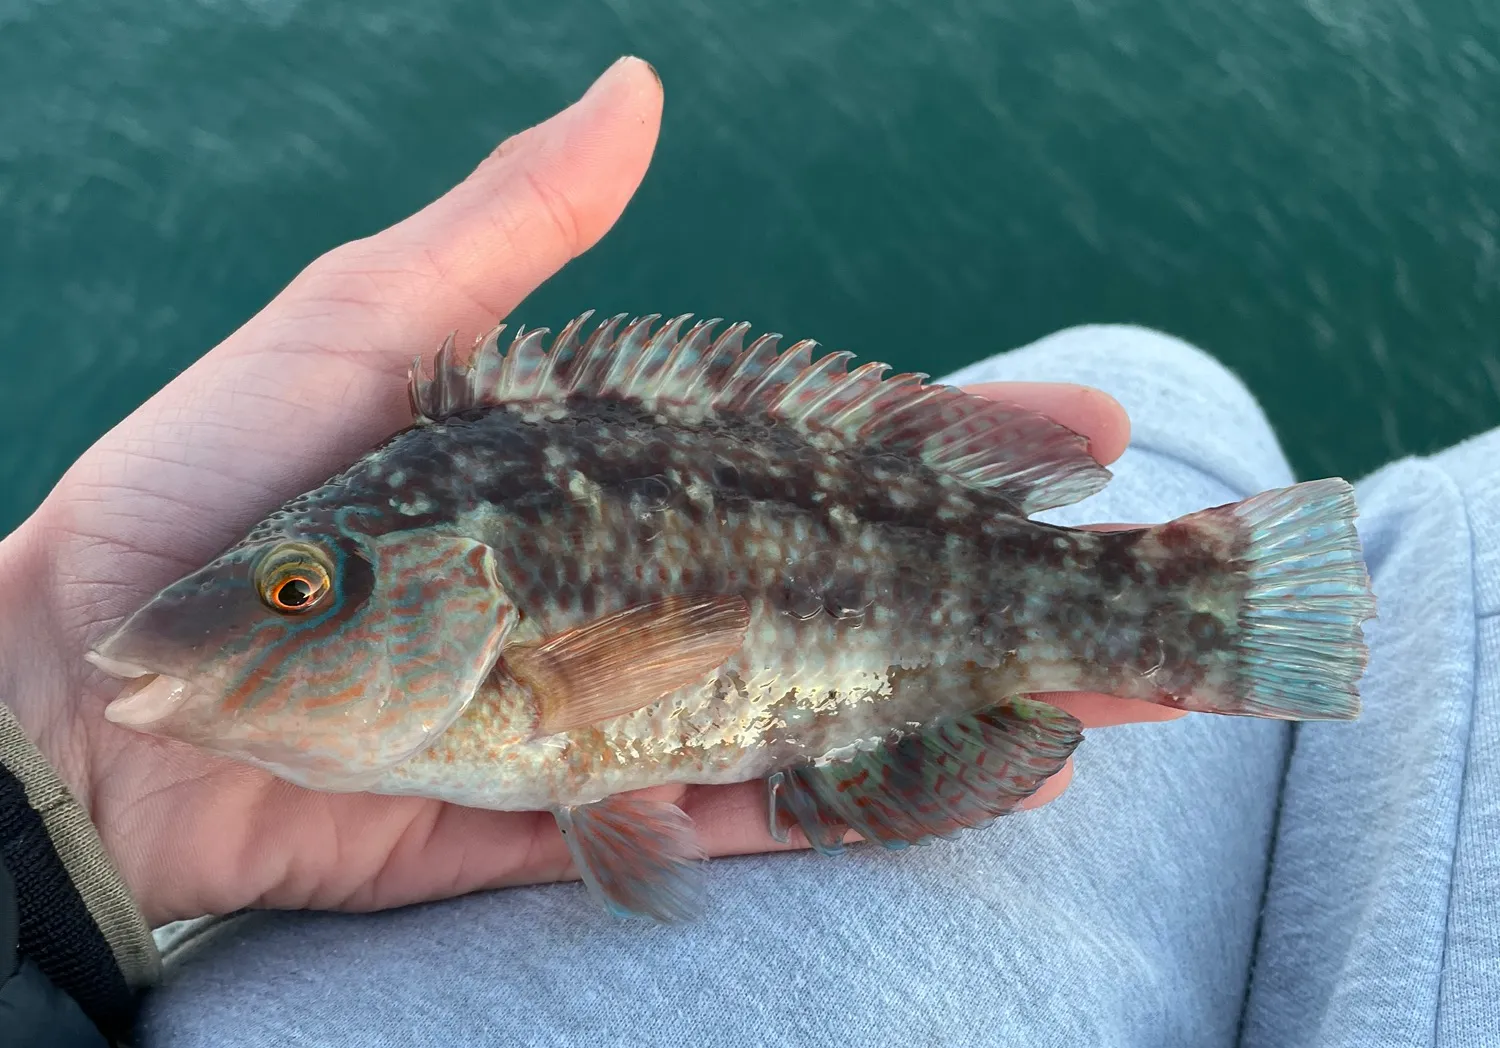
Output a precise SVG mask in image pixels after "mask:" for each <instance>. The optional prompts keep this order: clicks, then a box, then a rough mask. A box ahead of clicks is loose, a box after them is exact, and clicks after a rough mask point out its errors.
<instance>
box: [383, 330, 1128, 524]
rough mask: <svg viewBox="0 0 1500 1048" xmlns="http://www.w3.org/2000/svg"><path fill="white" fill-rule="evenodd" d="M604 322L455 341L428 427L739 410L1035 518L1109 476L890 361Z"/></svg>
mask: <svg viewBox="0 0 1500 1048" xmlns="http://www.w3.org/2000/svg"><path fill="white" fill-rule="evenodd" d="M590 316H592V313H585V314H583V315H582V316H580V317H577V318H575V319H574V320H572V321H571V322H569V323H568V324H567V325H566V326H565V327H564V328H563V329H562V330H561V331H560V332H558V334H557V337H556V338H553V339H552V340H551V341H550V342H548V341H547V336H548V335H549V334H550V332H549V331H548V329H547V328H534V329H532V330H530V331H522V330H520V329H517V331H516V333H515V335H514V337H513V338H512V339H511V340H510V345H509V346H508V347H507V348H505V349H502V348H501V345H500V336H501V333H502V332H503V331H504V330H505V325H503V324H501V325H500V326H498V327H496V328H495V329H494V330H493V331H491V332H490V333H489V334H488V335H486V336H485V337H484V338H482V339H481V340H480V341H479V343H478V346H477V348H476V350H475V352H474V356H473V360H472V361H471V362H469V363H465V362H463V361H461V360H459V359H457V357H456V355H455V354H454V353H453V347H452V339H449V341H448V342H446V343H445V344H444V345H443V348H442V349H441V350H440V351H439V352H438V355H437V358H436V359H435V360H434V362H433V376H432V378H430V379H429V378H426V377H424V376H423V374H422V368H421V361H420V360H419V361H418V362H417V363H416V364H414V365H413V367H412V371H411V375H410V382H409V387H408V392H409V395H410V398H411V404H412V413H413V416H414V418H415V420H416V421H417V422H418V423H424V422H431V421H434V420H437V419H441V418H444V417H446V416H448V415H452V414H455V413H457V412H460V411H466V410H470V409H472V408H476V407H486V406H498V405H503V404H513V403H527V404H536V403H555V404H561V403H563V402H565V401H566V400H568V398H570V397H585V398H593V399H603V400H623V401H629V402H632V403H638V404H640V405H641V406H642V407H643V408H645V409H647V410H649V411H652V412H655V413H657V414H660V415H664V416H666V417H668V418H672V419H675V420H677V421H680V422H683V423H685V424H693V423H698V422H702V421H703V420H705V419H707V418H711V417H715V416H725V415H734V416H742V417H753V418H762V419H766V420H767V421H772V422H777V423H781V424H784V425H787V426H791V427H793V428H795V429H796V430H798V431H799V432H800V433H801V434H802V435H803V436H804V437H805V438H806V439H808V440H810V441H811V442H813V443H815V444H819V445H821V446H824V447H829V448H879V449H881V450H882V451H885V452H888V453H892V454H898V455H903V454H904V455H908V456H911V457H913V458H916V459H918V460H919V461H921V462H922V463H923V464H925V465H927V466H928V467H929V468H931V469H934V470H937V471H939V472H942V473H946V474H948V475H951V476H954V477H957V478H958V479H960V480H962V481H964V482H965V483H967V484H971V485H973V486H975V487H981V488H986V489H989V490H992V491H995V492H997V493H998V494H1001V495H1003V496H1004V497H1006V498H1007V499H1008V500H1009V501H1011V502H1012V503H1014V504H1015V505H1016V506H1017V507H1019V508H1020V510H1021V511H1022V512H1023V513H1027V514H1030V513H1036V512H1040V511H1041V510H1044V509H1051V508H1053V507H1056V506H1065V505H1068V504H1070V503H1073V502H1077V501H1078V500H1080V499H1083V498H1085V497H1087V496H1089V495H1092V494H1093V493H1094V492H1096V491H1098V490H1099V489H1100V488H1102V487H1103V486H1104V485H1105V484H1106V483H1107V482H1108V481H1109V477H1110V473H1109V470H1107V469H1105V468H1104V467H1103V466H1101V465H1099V463H1098V462H1096V461H1095V460H1094V458H1093V456H1092V455H1090V454H1089V449H1088V440H1087V439H1086V438H1085V437H1083V436H1081V435H1079V434H1078V433H1075V432H1073V431H1072V430H1070V429H1068V428H1067V427H1065V426H1062V425H1060V424H1059V423H1057V422H1054V421H1053V420H1051V419H1049V418H1047V417H1046V416H1044V415H1039V414H1037V413H1036V412H1034V411H1028V410H1026V409H1024V408H1020V407H1017V406H1016V405H1014V404H1006V403H1003V402H1001V401H995V400H989V399H987V398H985V397H980V396H976V395H975V394H972V393H966V392H964V391H963V390H960V389H956V388H954V387H951V386H939V385H931V384H928V383H927V382H926V381H925V380H926V378H927V376H926V375H923V374H902V375H894V376H891V377H889V378H887V377H885V372H886V371H887V370H888V366H887V365H885V364H876V363H870V364H864V365H861V366H860V367H857V368H855V369H854V370H853V371H849V370H847V368H846V365H847V364H848V362H849V361H850V359H851V357H850V355H849V354H848V353H843V352H839V353H830V354H826V355H824V356H821V357H817V356H815V354H816V351H817V350H818V348H819V347H818V344H817V343H816V342H812V341H802V342H798V343H796V344H795V345H792V346H790V347H788V348H787V349H785V350H781V351H779V352H778V345H779V342H780V339H781V336H780V335H776V334H767V335H762V336H761V337H759V338H757V339H755V340H754V341H753V342H751V343H750V344H749V345H748V346H746V345H745V335H746V333H747V332H749V330H750V325H749V324H746V323H738V324H733V325H730V326H729V327H727V328H725V329H724V331H723V332H722V333H721V334H719V335H717V336H715V334H714V329H715V328H716V327H717V326H718V325H719V324H720V323H721V321H720V320H718V319H713V320H703V321H699V322H698V323H696V324H693V325H692V326H691V327H690V328H688V329H687V330H686V331H684V330H683V327H684V325H686V324H687V322H688V321H689V320H690V319H691V317H690V316H689V315H683V316H680V317H675V318H673V319H672V320H669V321H667V322H665V323H663V324H661V325H660V326H655V327H654V325H656V322H657V321H658V320H659V319H660V317H659V316H658V315H655V314H652V315H649V316H643V317H637V318H636V319H634V320H630V321H629V322H628V323H627V322H626V314H623V313H622V314H620V315H618V316H615V317H611V318H610V319H608V320H606V321H604V322H602V323H600V324H599V325H597V326H596V327H595V328H594V330H593V331H592V332H590V333H589V335H588V337H587V338H583V337H581V334H580V333H581V332H582V329H583V327H584V324H585V323H587V321H588V319H589V317H590ZM622 325H623V326H622Z"/></svg>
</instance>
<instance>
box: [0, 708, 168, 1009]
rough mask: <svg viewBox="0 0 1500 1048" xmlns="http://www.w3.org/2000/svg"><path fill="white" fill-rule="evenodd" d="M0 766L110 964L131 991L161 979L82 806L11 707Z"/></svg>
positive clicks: (140, 923) (135, 909)
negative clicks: (34, 818)
mask: <svg viewBox="0 0 1500 1048" xmlns="http://www.w3.org/2000/svg"><path fill="white" fill-rule="evenodd" d="M0 764H4V765H5V766H6V767H7V768H9V769H10V771H11V773H12V774H13V775H15V777H16V778H18V779H20V780H21V785H22V786H23V787H25V789H26V800H27V802H28V803H29V804H30V805H31V807H32V809H33V810H35V811H36V812H37V814H39V815H40V816H41V817H42V824H43V825H44V826H46V827H47V835H48V836H49V837H50V838H51V839H52V847H53V848H54V849H56V851H57V855H58V858H60V859H61V860H62V863H63V867H64V868H65V869H66V870H67V871H68V877H69V878H70V879H71V880H72V882H73V887H74V888H76V889H77V890H78V894H79V895H80V896H81V897H82V898H83V904H84V906H85V907H87V908H88V911H89V916H91V917H93V919H94V923H95V924H96V925H98V927H99V931H100V933H101V934H103V936H104V941H105V942H107V943H109V948H110V950H111V951H113V953H114V955H115V963H116V964H118V965H119V966H120V971H121V973H122V974H123V975H124V976H125V983H126V985H127V986H129V987H131V988H132V989H139V988H141V987H144V986H149V985H151V984H152V983H154V982H156V981H157V980H158V979H160V978H161V953H160V951H159V950H157V948H156V940H155V939H154V938H152V935H151V926H150V925H149V924H147V923H146V918H145V916H144V915H143V914H142V913H141V910H140V907H139V906H137V905H136V903H135V899H134V898H133V897H132V896H131V894H130V889H129V888H127V887H126V886H125V881H124V880H123V879H122V878H121V877H120V872H119V871H118V870H117V869H115V864H114V863H113V862H111V861H110V858H109V856H108V855H107V854H106V853H105V851H104V842H103V841H101V840H100V839H99V833H98V831H97V830H95V829H94V824H93V822H92V821H91V820H90V819H89V814H88V812H87V811H85V810H84V808H83V805H82V804H79V803H78V799H77V798H76V797H74V796H73V792H72V791H71V790H69V789H68V787H67V786H65V785H64V784H63V782H62V780H61V779H59V778H58V777H57V773H56V772H54V771H53V770H52V766H51V765H50V764H48V763H47V759H46V758H45V757H43V756H42V754H41V752H40V751H39V750H38V749H37V748H36V746H35V745H33V744H32V742H31V740H30V739H29V738H27V737H26V733H25V732H24V731H22V730H21V724H20V722H19V721H17V720H16V717H15V714H13V713H12V712H11V711H10V707H8V706H6V705H5V704H4V703H3V702H0Z"/></svg>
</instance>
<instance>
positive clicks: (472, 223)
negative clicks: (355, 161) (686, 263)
mask: <svg viewBox="0 0 1500 1048" xmlns="http://www.w3.org/2000/svg"><path fill="white" fill-rule="evenodd" d="M661 109H662V89H661V81H660V80H659V79H658V78H657V75H656V71H655V70H654V69H652V68H651V66H650V65H648V64H647V63H646V62H644V61H642V60H641V59H639V58H631V57H626V58H621V59H620V60H619V61H617V62H616V63H615V64H614V65H612V66H610V67H609V69H607V70H606V71H605V72H604V74H603V75H602V76H600V77H599V79H598V80H596V81H595V82H594V84H593V86H591V87H590V88H589V90H588V91H587V92H586V93H585V94H584V95H583V97H582V98H580V99H579V100H578V101H577V102H575V103H573V105H571V106H569V107H568V108H567V109H564V110H563V111H562V112H560V113H558V114H557V115H555V116H553V117H551V118H550V119H548V120H546V121H544V122H543V123H540V124H538V125H536V126H535V127H532V128H528V129H527V130H525V131H522V132H521V133H519V134H517V135H515V136H513V137H512V138H510V139H508V140H507V141H505V142H504V143H502V144H501V145H500V146H499V148H497V149H496V150H495V151H494V152H493V153H491V154H490V156H489V157H487V158H486V159H485V160H484V162H483V163H481V164H480V165H479V166H478V168H476V169H475V170H474V172H473V173H472V174H470V175H469V176H468V177H467V178H466V179H464V180H463V181H462V182H461V183H459V184H458V185H457V186H455V187H454V188H453V189H452V190H450V191H449V192H447V193H446V194H444V195H443V196H442V197H440V198H439V199H437V200H435V201H434V202H433V203H431V204H429V205H428V206H426V207H424V208H423V209H422V210H420V211H418V212H417V213H415V214H414V215H412V216H411V217H409V218H407V219H404V220H403V221H401V222H398V223H397V224H395V225H393V226H391V227H390V228H388V229H386V230H384V231H382V232H380V233H377V234H375V235H374V236H371V237H368V238H366V239H364V240H358V241H354V242H353V243H350V244H346V245H344V246H343V247H341V248H337V249H335V250H334V251H333V252H331V253H330V254H329V255H327V256H325V257H324V259H322V260H320V262H321V263H323V264H324V270H325V272H324V273H323V274H322V276H324V277H326V278H332V279H334V280H336V281H337V280H339V278H340V277H344V278H353V279H352V280H349V281H348V283H347V284H341V285H340V286H339V287H337V288H332V289H331V288H329V286H328V285H327V284H326V283H324V282H323V281H322V280H319V281H318V283H319V285H320V286H319V287H318V288H317V290H316V292H314V293H315V294H317V295H320V296H322V295H330V292H332V296H331V297H337V298H339V299H341V300H343V301H345V302H348V301H349V300H350V299H351V298H366V299H368V300H371V301H370V304H371V305H377V306H378V307H379V308H380V312H381V313H382V314H383V315H384V317H385V318H388V319H389V320H390V321H394V324H395V326H396V327H398V328H402V329H404V330H400V332H399V336H398V337H396V338H390V337H389V335H391V334H396V332H395V331H391V330H390V329H389V328H388V329H387V337H386V338H384V339H382V340H380V344H379V345H377V347H374V348H375V349H376V352H379V351H380V347H381V346H390V347H392V350H391V351H392V352H396V353H397V355H399V356H401V357H402V358H403V359H402V360H401V361H399V362H398V363H400V365H401V366H403V367H404V366H405V364H406V363H409V358H410V355H411V353H412V352H413V350H412V347H413V346H428V345H429V344H431V345H433V346H435V345H436V344H437V343H438V341H440V340H441V338H442V336H443V335H445V334H447V333H448V332H449V331H452V330H454V329H458V330H459V331H460V332H463V333H466V334H469V335H478V334H480V333H482V332H484V331H486V330H488V329H489V328H490V327H492V326H493V325H494V324H495V323H496V322H497V321H498V320H500V319H501V318H503V317H504V316H505V315H506V314H508V313H509V312H510V311H511V310H512V309H514V308H515V307H516V305H517V304H518V303H519V302H520V301H521V300H522V299H524V298H525V297H526V296H527V295H529V294H530V293H531V292H532V291H534V290H535V289H536V288H537V286H538V285H540V284H541V283H542V282H543V281H545V280H546V279H547V278H549V277H550V276H552V275H553V274H554V273H556V272H557V271H558V270H559V269H561V268H562V267H563V266H564V265H566V264H567V263H568V262H569V261H570V260H572V259H573V258H575V257H576V256H578V255H580V254H582V253H583V252H584V251H586V250H588V249H589V248H590V247H592V246H593V245H594V244H595V243H597V242H598V240H599V239H600V238H601V237H602V236H604V234H605V233H606V232H608V231H609V229H610V227H611V226H613V225H614V223H615V222H616V220H617V219H618V218H619V217H620V214H621V212H623V211H624V209H625V205H626V204H627V203H628V202H629V201H630V198H631V196H633V195H634V193H635V191H636V189H637V188H638V187H639V186H640V183H641V180H642V179H643V178H644V177H645V174H646V168H647V166H648V165H649V164H650V161H651V154H652V151H653V150H654V149H655V147H656V139H657V134H658V131H659V129H660V125H661ZM309 290H311V289H309ZM461 344H462V343H461ZM396 347H399V349H397V348H396Z"/></svg>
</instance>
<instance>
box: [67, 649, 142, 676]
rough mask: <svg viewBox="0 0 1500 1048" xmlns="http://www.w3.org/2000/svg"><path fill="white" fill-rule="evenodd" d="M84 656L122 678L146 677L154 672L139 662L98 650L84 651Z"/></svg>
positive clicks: (112, 674)
mask: <svg viewBox="0 0 1500 1048" xmlns="http://www.w3.org/2000/svg"><path fill="white" fill-rule="evenodd" d="M83 657H84V658H85V659H86V660H88V661H89V662H91V663H93V664H94V665H95V666H97V667H98V668H99V669H101V670H103V671H104V672H105V673H108V674H109V675H110V676H111V677H118V678H120V679H121V680H134V679H135V678H137V677H144V676H146V675H147V674H149V673H151V672H152V671H151V670H148V669H147V668H146V667H144V666H142V665H140V664H139V663H135V662H126V661H125V660H124V659H116V658H112V657H110V656H108V655H104V654H101V653H100V652H98V651H86V652H84V653H83Z"/></svg>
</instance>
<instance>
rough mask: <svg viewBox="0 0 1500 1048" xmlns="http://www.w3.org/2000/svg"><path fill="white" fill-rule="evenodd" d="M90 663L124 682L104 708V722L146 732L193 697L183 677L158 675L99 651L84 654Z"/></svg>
mask: <svg viewBox="0 0 1500 1048" xmlns="http://www.w3.org/2000/svg"><path fill="white" fill-rule="evenodd" d="M83 657H84V658H85V659H87V660H88V661H89V662H91V663H93V664H94V665H95V666H97V667H99V669H101V670H103V671H104V672H105V673H108V674H109V675H110V676H111V677H117V678H120V679H123V680H125V681H126V684H125V687H124V688H122V689H121V690H120V694H119V695H118V696H116V697H115V699H114V701H113V702H111V703H110V704H109V705H108V706H105V707H104V719H105V720H107V721H110V722H111V723H114V724H119V725H122V726H124V727H127V728H140V729H149V726H150V725H152V724H155V723H157V722H158V721H162V720H165V719H166V718H168V717H170V716H171V715H172V714H173V713H176V712H177V711H178V710H179V709H181V708H182V707H183V705H184V704H186V703H187V701H188V699H190V698H191V697H192V695H193V688H192V685H191V684H189V683H188V681H187V680H185V679H183V678H182V677H174V676H172V675H171V674H170V673H157V672H156V671H154V670H149V669H147V668H146V667H145V666H142V665H140V664H139V663H135V662H127V661H126V660H124V659H117V658H114V657H113V656H110V655H103V654H100V653H99V652H98V651H89V652H85V653H84V656H83Z"/></svg>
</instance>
